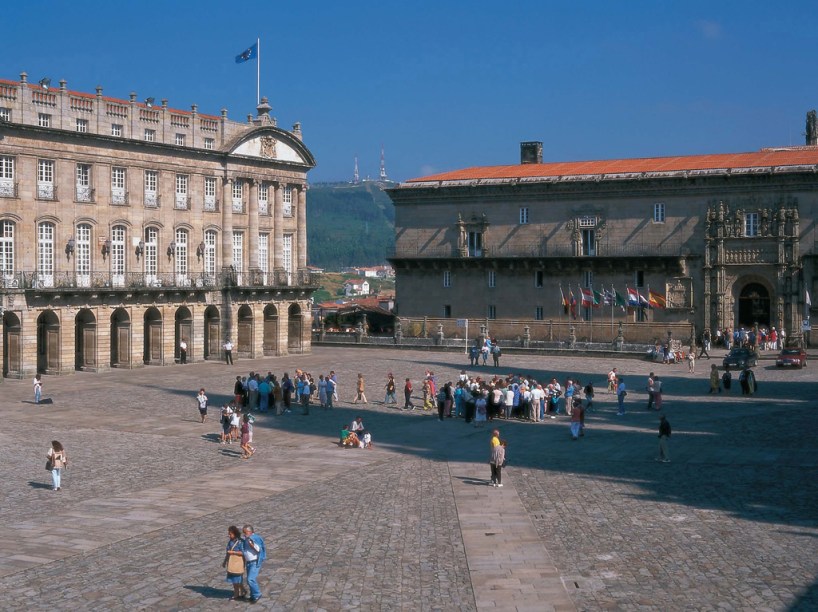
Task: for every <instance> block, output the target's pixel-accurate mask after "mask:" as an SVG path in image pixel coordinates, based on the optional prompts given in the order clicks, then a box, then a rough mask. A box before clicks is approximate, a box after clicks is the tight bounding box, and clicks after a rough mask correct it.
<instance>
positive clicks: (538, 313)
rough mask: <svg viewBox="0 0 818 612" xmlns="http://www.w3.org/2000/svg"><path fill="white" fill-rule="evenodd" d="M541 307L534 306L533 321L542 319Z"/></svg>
mask: <svg viewBox="0 0 818 612" xmlns="http://www.w3.org/2000/svg"><path fill="white" fill-rule="evenodd" d="M543 318H544V317H543V309H542V306H536V307H535V308H534V320H535V321H542V320H543Z"/></svg>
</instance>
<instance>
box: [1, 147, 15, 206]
mask: <svg viewBox="0 0 818 612" xmlns="http://www.w3.org/2000/svg"><path fill="white" fill-rule="evenodd" d="M16 192H17V190H16V189H15V187H14V158H13V157H12V156H11V155H0V198H13V197H15V196H16V195H17V193H16Z"/></svg>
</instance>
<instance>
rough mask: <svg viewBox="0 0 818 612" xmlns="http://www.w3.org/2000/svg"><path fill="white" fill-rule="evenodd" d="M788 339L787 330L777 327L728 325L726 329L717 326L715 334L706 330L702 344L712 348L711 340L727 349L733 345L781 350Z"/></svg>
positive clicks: (708, 348) (765, 349) (703, 333)
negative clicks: (777, 328)
mask: <svg viewBox="0 0 818 612" xmlns="http://www.w3.org/2000/svg"><path fill="white" fill-rule="evenodd" d="M786 339H787V332H786V331H784V330H783V329H781V330H776V329H775V327H770V328H767V327H765V326H761V327H757V328H751V329H746V328H744V327H738V328H736V329H733V328H730V327H728V328H726V329H724V330H722V329H721V328H716V331H715V333H714V334H713V336H711V334H710V330H708V329H706V330H704V332H702V338H701V344H702V348H705V347H706V348H707V350H710V345H711V342H713V343H715V345H716V346H723V347H724V348H726V349H727V350H730V349H731V348H733V347H745V348H749V349H753V350H755V349H758V350H764V351H780V350H781V349H783V348H784V345H785V342H786Z"/></svg>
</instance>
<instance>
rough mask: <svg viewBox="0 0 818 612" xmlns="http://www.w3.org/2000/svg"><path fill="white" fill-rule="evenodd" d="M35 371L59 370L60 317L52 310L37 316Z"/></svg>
mask: <svg viewBox="0 0 818 612" xmlns="http://www.w3.org/2000/svg"><path fill="white" fill-rule="evenodd" d="M37 371H38V372H59V371H60V319H59V317H58V316H57V314H56V313H55V312H54V311H53V310H44V311H43V312H41V313H40V316H39V317H37Z"/></svg>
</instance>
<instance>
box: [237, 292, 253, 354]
mask: <svg viewBox="0 0 818 612" xmlns="http://www.w3.org/2000/svg"><path fill="white" fill-rule="evenodd" d="M253 323H254V317H253V309H252V308H251V307H250V306H249V305H247V304H244V305H243V306H242V307H241V308H239V312H238V336H237V342H236V350H237V351H238V353H239V357H252V356H253Z"/></svg>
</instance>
